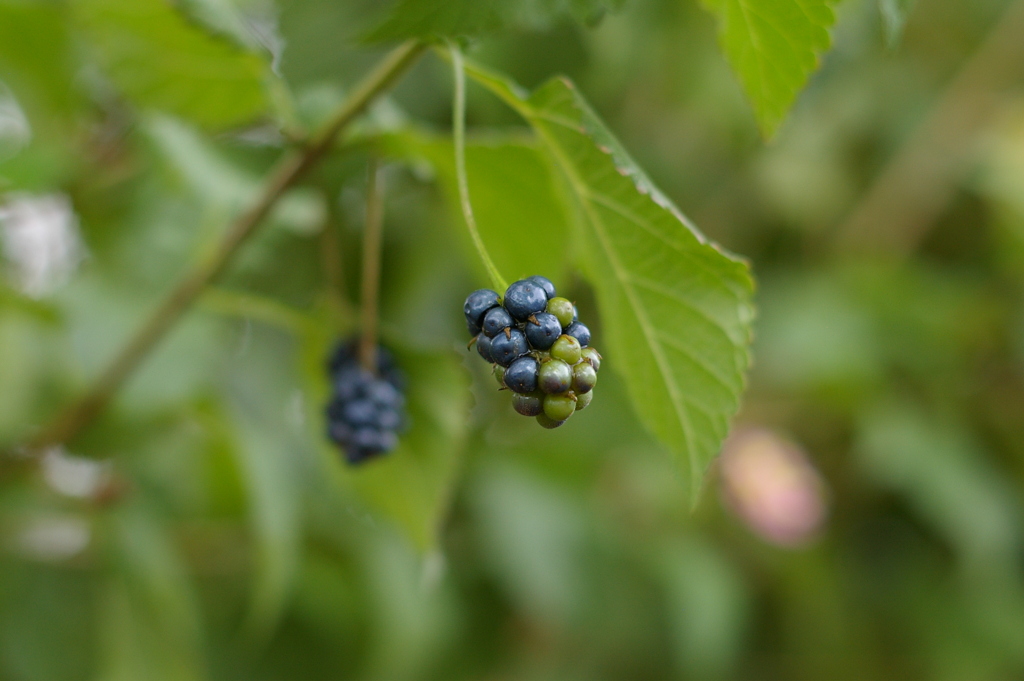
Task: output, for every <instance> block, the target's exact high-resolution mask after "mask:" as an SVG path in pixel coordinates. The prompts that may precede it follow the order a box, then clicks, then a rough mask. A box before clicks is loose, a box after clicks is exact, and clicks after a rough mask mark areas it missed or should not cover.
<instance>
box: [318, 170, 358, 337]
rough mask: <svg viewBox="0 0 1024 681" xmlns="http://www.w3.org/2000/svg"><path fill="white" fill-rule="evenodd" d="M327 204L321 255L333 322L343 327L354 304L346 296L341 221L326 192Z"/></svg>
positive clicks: (350, 315) (328, 193)
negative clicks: (339, 234) (339, 233)
mask: <svg viewBox="0 0 1024 681" xmlns="http://www.w3.org/2000/svg"><path fill="white" fill-rule="evenodd" d="M324 200H325V202H326V204H327V216H326V219H325V220H324V225H323V231H322V232H321V233H320V255H321V264H322V266H323V271H324V284H325V286H326V287H327V295H326V298H327V305H328V307H329V308H330V314H331V321H332V323H334V324H335V325H337V326H339V327H340V326H342V322H343V321H344V320H351V319H352V318H353V316H354V311H353V309H352V304H351V303H350V302H349V298H348V296H347V295H346V294H345V271H344V266H343V264H342V260H341V239H340V238H339V236H338V230H339V229H340V221H339V219H338V210H337V205H336V203H335V200H334V197H333V196H332V195H331V193H330V192H329V191H326V190H325V191H324Z"/></svg>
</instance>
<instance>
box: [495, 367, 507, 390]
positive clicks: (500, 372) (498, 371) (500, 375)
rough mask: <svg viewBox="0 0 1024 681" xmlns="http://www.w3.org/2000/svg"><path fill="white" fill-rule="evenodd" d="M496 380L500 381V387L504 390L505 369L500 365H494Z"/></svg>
mask: <svg viewBox="0 0 1024 681" xmlns="http://www.w3.org/2000/svg"><path fill="white" fill-rule="evenodd" d="M494 378H495V380H497V381H498V385H500V386H501V387H502V388H504V387H505V367H503V366H501V365H500V364H495V365H494Z"/></svg>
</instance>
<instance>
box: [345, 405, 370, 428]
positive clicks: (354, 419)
mask: <svg viewBox="0 0 1024 681" xmlns="http://www.w3.org/2000/svg"><path fill="white" fill-rule="evenodd" d="M342 416H343V418H344V419H345V422H346V423H348V424H350V425H353V426H368V425H370V424H372V423H373V422H375V421H376V420H377V407H375V406H374V404H373V402H370V401H369V400H362V399H360V400H352V401H351V402H347V403H346V404H345V409H344V411H343V412H342Z"/></svg>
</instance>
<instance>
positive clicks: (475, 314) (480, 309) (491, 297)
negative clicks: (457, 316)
mask: <svg viewBox="0 0 1024 681" xmlns="http://www.w3.org/2000/svg"><path fill="white" fill-rule="evenodd" d="M496 305H498V294H497V293H495V292H494V291H492V290H490V289H486V288H482V289H480V290H479V291H473V292H472V293H470V294H469V296H467V297H466V304H465V305H463V306H462V311H463V312H464V313H465V314H466V322H468V323H469V324H471V325H475V326H480V324H481V323H483V318H484V314H486V313H487V311H488V310H490V309H491V308H492V307H495V306H496Z"/></svg>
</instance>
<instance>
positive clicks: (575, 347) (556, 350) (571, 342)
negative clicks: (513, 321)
mask: <svg viewBox="0 0 1024 681" xmlns="http://www.w3.org/2000/svg"><path fill="white" fill-rule="evenodd" d="M582 353H583V348H581V347H580V342H579V341H578V340H576V339H575V338H573V337H572V336H569V335H567V334H562V335H561V336H559V337H558V339H557V340H556V341H555V342H554V345H552V346H551V356H552V357H553V358H554V359H560V360H562V361H563V362H568V363H569V364H570V365H571V364H575V363H576V362H578V361H580V356H581V355H582Z"/></svg>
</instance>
